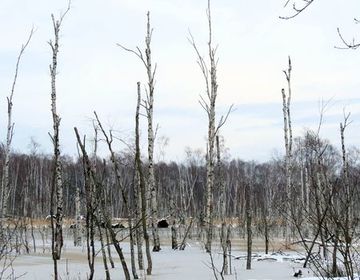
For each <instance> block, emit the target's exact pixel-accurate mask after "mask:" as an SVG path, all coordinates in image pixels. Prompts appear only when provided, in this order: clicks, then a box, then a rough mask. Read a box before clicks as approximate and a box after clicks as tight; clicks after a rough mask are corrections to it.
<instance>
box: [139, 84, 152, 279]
mask: <svg viewBox="0 0 360 280" xmlns="http://www.w3.org/2000/svg"><path fill="white" fill-rule="evenodd" d="M140 102H141V91H140V82H138V83H137V104H136V113H135V174H136V179H137V181H136V185H137V188H138V195H139V194H140V197H139V198H138V200H137V201H138V203H139V205H138V211H139V209H140V215H139V216H140V218H141V225H142V233H143V237H144V240H145V252H146V258H147V268H146V273H147V274H148V275H151V272H152V259H151V253H150V242H149V234H148V231H147V222H146V221H147V203H146V201H147V200H146V186H145V180H144V174H143V170H142V162H141V152H140V128H139V118H140ZM138 240H140V237H138ZM140 245H141V244H139V243H138V244H137V246H138V251H139V246H140ZM141 255H142V254H141ZM141 263H142V259H139V266H140V264H141ZM140 267H141V266H140Z"/></svg>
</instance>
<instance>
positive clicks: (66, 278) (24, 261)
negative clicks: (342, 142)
mask: <svg viewBox="0 0 360 280" xmlns="http://www.w3.org/2000/svg"><path fill="white" fill-rule="evenodd" d="M47 246H49V244H47ZM213 250H214V253H213V259H214V263H215V265H216V267H217V268H218V269H220V268H221V263H222V259H221V255H220V254H219V252H220V249H219V248H218V247H216V246H214V248H213ZM123 251H124V253H125V257H126V259H127V263H128V266H129V270H130V271H131V269H130V254H129V248H128V244H127V243H123ZM254 253H257V252H256V251H255V252H254ZM258 253H261V252H258ZM232 255H233V256H234V257H232V258H231V259H232V260H231V261H232V275H228V276H226V277H225V279H249V280H250V279H252V280H265V279H267V280H270V279H271V280H282V279H284V280H285V279H296V278H294V277H293V274H294V272H295V271H297V270H298V269H300V268H301V264H300V263H296V262H293V261H291V260H290V259H291V258H297V257H299V255H298V254H296V253H293V252H292V253H288V254H287V256H282V255H276V256H269V258H265V259H264V260H258V259H259V257H256V258H254V259H253V265H252V269H251V270H246V269H245V266H246V261H245V258H240V259H235V257H236V256H245V252H244V251H239V250H237V251H236V250H234V251H233V252H232ZM112 256H113V259H114V261H115V268H114V269H111V270H110V273H111V276H112V279H124V275H123V271H122V268H121V265H120V261H119V259H118V257H117V255H116V253H115V251H112ZM152 258H153V274H152V275H151V276H147V275H145V272H144V271H138V274H139V276H140V279H154V280H155V279H157V280H182V279H184V280H190V279H194V280H197V279H204V280H206V279H215V278H214V275H213V271H212V269H211V263H210V257H209V255H208V254H207V253H205V251H204V249H203V246H202V244H201V243H199V242H191V243H190V244H189V245H188V246H187V247H186V248H185V250H184V251H177V250H176V251H174V250H172V249H171V247H169V246H162V250H161V251H160V252H157V253H153V254H152ZM261 258H262V257H260V259H261ZM301 269H302V268H301ZM14 270H15V274H16V275H17V276H19V275H22V274H23V276H22V277H21V278H20V279H29V280H30V279H31V280H49V279H52V273H53V263H52V260H51V255H50V252H49V249H48V248H47V249H46V250H45V252H43V248H40V247H39V248H37V253H31V254H29V255H26V254H23V255H20V256H18V257H17V258H16V259H15V261H14ZM302 272H303V278H302V279H306V277H309V278H310V277H311V276H312V273H311V272H310V271H308V270H306V269H305V270H304V269H302ZM87 273H88V265H87V256H86V247H85V246H83V247H74V246H73V244H72V242H71V241H70V240H67V241H66V243H65V246H64V251H63V256H62V259H61V260H60V261H59V275H60V276H61V279H63V280H80V279H81V280H82V279H87ZM95 279H96V280H100V279H105V274H104V267H103V263H102V258H101V253H99V254H98V256H97V260H96V266H95ZM219 279H220V278H219ZM312 279H316V278H312Z"/></svg>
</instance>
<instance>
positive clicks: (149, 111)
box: [118, 12, 161, 252]
mask: <svg viewBox="0 0 360 280" xmlns="http://www.w3.org/2000/svg"><path fill="white" fill-rule="evenodd" d="M151 37H152V29H151V26H150V12H148V13H147V28H146V37H145V44H146V48H145V55H144V54H143V53H142V51H140V49H139V48H136V51H135V50H131V49H128V48H125V47H124V46H122V45H120V44H118V46H120V47H121V48H122V49H124V50H126V51H128V52H131V53H133V54H135V55H136V56H137V57H138V58H139V59H140V60H141V61H142V63H143V64H144V66H145V68H146V73H147V77H148V81H147V91H146V100H145V101H144V104H143V106H144V108H145V110H146V117H147V120H148V171H149V175H148V181H147V192H148V195H149V200H150V210H151V217H150V219H151V229H152V235H153V242H154V247H153V252H158V251H160V250H161V247H160V238H159V232H158V229H157V220H158V206H157V196H156V185H155V173H154V141H155V133H154V129H153V111H154V89H155V81H154V78H155V73H156V65H155V67H154V69H153V67H152V61H151V46H150V45H151Z"/></svg>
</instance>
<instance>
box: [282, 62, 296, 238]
mask: <svg viewBox="0 0 360 280" xmlns="http://www.w3.org/2000/svg"><path fill="white" fill-rule="evenodd" d="M288 63H289V65H288V69H287V70H284V71H283V72H284V74H285V77H286V81H287V86H288V93H287V94H286V91H285V89H282V90H281V93H282V100H283V117H284V140H285V175H286V190H285V195H286V197H285V204H284V207H285V209H284V212H285V223H286V225H285V240H286V241H285V243H286V245H288V244H289V243H290V225H289V221H290V216H291V208H290V207H291V205H290V199H291V197H290V195H291V189H292V145H293V137H292V127H291V114H290V105H291V70H292V67H291V59H290V57H289V61H288Z"/></svg>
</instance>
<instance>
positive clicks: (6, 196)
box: [0, 29, 34, 218]
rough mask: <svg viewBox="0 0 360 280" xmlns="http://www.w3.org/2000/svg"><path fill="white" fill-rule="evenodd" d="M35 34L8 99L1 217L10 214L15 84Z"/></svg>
mask: <svg viewBox="0 0 360 280" xmlns="http://www.w3.org/2000/svg"><path fill="white" fill-rule="evenodd" d="M33 34H34V29H31V31H30V35H29V37H28V39H27V41H26V42H25V44H23V45H22V46H21V49H20V53H19V55H18V57H17V61H16V66H15V74H14V79H13V83H12V87H11V91H10V95H9V96H8V97H7V98H6V99H7V115H8V119H7V129H6V143H5V150H4V165H3V175H2V179H1V191H0V192H1V193H0V195H1V198H0V218H4V217H5V216H6V215H7V214H8V200H9V195H10V185H9V168H10V149H11V141H12V138H13V134H14V123H13V122H12V107H13V97H14V93H15V86H16V82H17V78H18V72H19V66H20V62H21V58H22V56H23V54H24V52H25V49H26V47H27V46H28V45H29V43H30V40H31V38H32V35H33Z"/></svg>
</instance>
